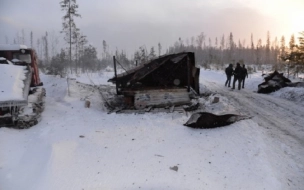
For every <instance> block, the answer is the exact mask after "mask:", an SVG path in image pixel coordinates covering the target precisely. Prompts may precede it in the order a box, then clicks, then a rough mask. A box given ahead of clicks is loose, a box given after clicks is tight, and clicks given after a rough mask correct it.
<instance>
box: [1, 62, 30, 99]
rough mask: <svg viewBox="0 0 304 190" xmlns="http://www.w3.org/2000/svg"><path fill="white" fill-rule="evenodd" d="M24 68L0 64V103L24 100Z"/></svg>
mask: <svg viewBox="0 0 304 190" xmlns="http://www.w3.org/2000/svg"><path fill="white" fill-rule="evenodd" d="M26 72H27V71H26V67H25V66H15V65H7V64H0V81H1V82H0V101H9V100H24V97H23V88H24V80H25V78H26V75H25V74H26Z"/></svg>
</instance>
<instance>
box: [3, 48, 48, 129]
mask: <svg viewBox="0 0 304 190" xmlns="http://www.w3.org/2000/svg"><path fill="white" fill-rule="evenodd" d="M11 63H12V64H11ZM42 86H43V83H42V82H41V81H40V77H39V70H38V59H37V55H36V52H35V51H34V50H33V49H30V48H28V47H27V46H25V45H7V44H5V45H0V127H2V126H6V127H9V126H12V127H15V128H19V129H24V128H29V127H31V126H33V125H36V124H37V123H38V122H39V121H40V120H41V113H42V112H43V110H44V104H45V102H44V100H45V94H46V93H45V89H44V88H43V87H42Z"/></svg>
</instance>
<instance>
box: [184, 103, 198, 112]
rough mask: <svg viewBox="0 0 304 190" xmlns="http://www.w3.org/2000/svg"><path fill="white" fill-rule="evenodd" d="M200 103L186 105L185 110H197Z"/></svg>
mask: <svg viewBox="0 0 304 190" xmlns="http://www.w3.org/2000/svg"><path fill="white" fill-rule="evenodd" d="M199 106H200V104H199V103H196V104H192V105H190V106H184V110H185V111H194V110H197V109H198V108H199Z"/></svg>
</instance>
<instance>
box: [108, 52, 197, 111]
mask: <svg viewBox="0 0 304 190" xmlns="http://www.w3.org/2000/svg"><path fill="white" fill-rule="evenodd" d="M114 67H115V76H114V77H113V78H111V79H109V80H108V82H112V83H114V84H116V93H117V95H122V96H123V99H124V103H125V104H126V105H127V106H128V107H129V108H130V107H133V108H134V109H138V110H140V109H144V108H149V107H150V108H151V107H166V106H167V107H168V106H169V107H171V106H179V105H185V104H189V103H190V96H189V93H190V92H192V93H194V94H199V74H200V69H199V68H197V67H196V66H195V56H194V53H192V52H183V53H177V54H170V55H165V56H161V57H159V58H157V59H154V60H151V61H150V62H147V63H145V64H142V65H140V66H137V67H135V68H133V69H130V70H128V71H126V72H124V73H121V74H116V63H115V59H114Z"/></svg>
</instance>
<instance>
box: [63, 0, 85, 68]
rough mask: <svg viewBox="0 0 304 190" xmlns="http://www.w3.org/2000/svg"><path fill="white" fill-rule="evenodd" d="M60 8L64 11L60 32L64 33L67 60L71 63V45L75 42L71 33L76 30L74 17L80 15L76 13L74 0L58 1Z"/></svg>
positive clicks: (76, 6) (76, 7)
mask: <svg viewBox="0 0 304 190" xmlns="http://www.w3.org/2000/svg"><path fill="white" fill-rule="evenodd" d="M60 6H61V10H62V11H64V12H65V14H64V16H63V18H62V19H63V22H62V31H61V32H62V33H64V34H65V37H64V40H65V41H66V42H67V43H68V44H69V62H70V66H71V64H72V45H73V44H75V41H74V40H73V33H75V32H76V31H77V27H76V24H75V21H74V18H75V17H81V15H80V14H78V12H77V9H78V5H77V4H76V0H62V1H61V2H60Z"/></svg>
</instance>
